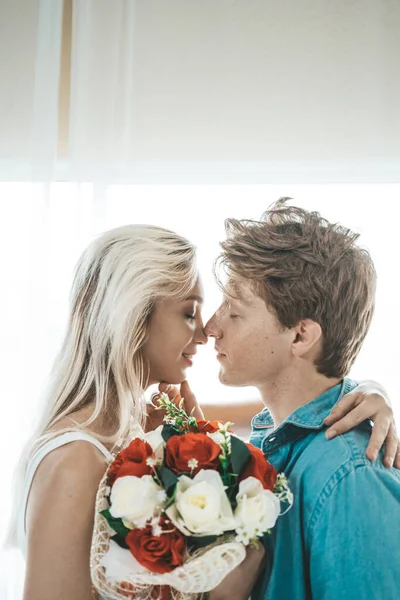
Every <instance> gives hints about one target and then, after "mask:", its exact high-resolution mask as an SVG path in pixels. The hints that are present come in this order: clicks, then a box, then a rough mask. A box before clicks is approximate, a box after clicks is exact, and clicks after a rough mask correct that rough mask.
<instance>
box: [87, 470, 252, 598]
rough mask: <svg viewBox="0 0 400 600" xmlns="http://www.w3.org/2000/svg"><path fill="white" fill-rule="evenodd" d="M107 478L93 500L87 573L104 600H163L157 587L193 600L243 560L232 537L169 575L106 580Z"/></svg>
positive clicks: (108, 532) (129, 575) (109, 533)
mask: <svg viewBox="0 0 400 600" xmlns="http://www.w3.org/2000/svg"><path fill="white" fill-rule="evenodd" d="M107 475H108V472H106V474H105V475H104V477H103V479H102V480H101V482H100V485H99V489H98V491H97V497H96V508H95V521H94V532H93V539H92V546H91V555H90V570H91V577H92V582H93V585H94V587H95V588H96V589H97V591H98V592H99V593H100V594H101V595H102V596H105V598H107V599H113V600H114V599H115V600H126V599H127V598H130V599H132V600H133V599H134V600H158V599H160V600H161V599H162V598H165V595H164V596H163V594H162V590H160V586H169V587H170V588H171V589H170V592H169V597H170V598H173V599H174V600H193V599H194V598H199V599H200V598H202V597H204V596H203V594H204V593H205V592H208V591H210V590H212V589H214V588H215V587H217V585H219V584H220V583H221V581H222V580H223V579H224V578H225V577H226V576H227V575H228V573H230V572H231V571H232V570H233V569H234V568H235V567H237V566H238V565H239V564H240V563H241V562H242V561H243V560H244V558H245V556H246V550H245V548H244V546H243V544H241V543H238V542H236V541H234V540H233V538H232V537H231V538H230V541H229V538H228V541H227V538H225V539H221V541H219V542H216V543H214V544H212V545H211V546H207V547H206V548H203V549H201V550H198V551H196V552H195V553H194V554H192V555H191V556H189V557H188V559H187V560H186V562H185V563H184V565H183V566H182V567H178V568H176V569H174V570H173V571H171V572H169V573H163V574H157V573H150V572H148V573H129V572H127V575H126V577H124V579H123V580H120V581H116V580H115V579H108V578H107V574H106V569H105V567H104V566H103V559H104V557H105V556H106V554H107V552H108V550H109V547H110V538H111V536H112V535H113V534H114V532H113V531H112V530H110V527H109V525H108V523H107V521H106V519H105V518H104V517H103V515H101V514H100V511H102V510H105V509H106V508H108V507H109V503H108V499H107Z"/></svg>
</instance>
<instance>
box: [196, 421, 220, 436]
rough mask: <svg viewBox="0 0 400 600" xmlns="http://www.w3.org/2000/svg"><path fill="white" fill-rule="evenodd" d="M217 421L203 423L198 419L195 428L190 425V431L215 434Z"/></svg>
mask: <svg viewBox="0 0 400 600" xmlns="http://www.w3.org/2000/svg"><path fill="white" fill-rule="evenodd" d="M218 429H219V426H218V421H205V420H204V419H199V420H198V421H197V427H194V426H193V425H190V431H193V432H194V433H196V431H201V432H202V433H215V432H216V431H218Z"/></svg>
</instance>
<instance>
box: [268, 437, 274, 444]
mask: <svg viewBox="0 0 400 600" xmlns="http://www.w3.org/2000/svg"><path fill="white" fill-rule="evenodd" d="M275 440H276V438H275V437H271V438H268V440H267V442H268V443H271V442H274V441H275Z"/></svg>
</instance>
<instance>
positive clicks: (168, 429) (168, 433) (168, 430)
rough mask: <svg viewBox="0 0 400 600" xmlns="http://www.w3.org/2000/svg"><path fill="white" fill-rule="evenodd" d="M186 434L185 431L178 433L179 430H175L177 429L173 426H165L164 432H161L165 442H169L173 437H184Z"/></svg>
mask: <svg viewBox="0 0 400 600" xmlns="http://www.w3.org/2000/svg"><path fill="white" fill-rule="evenodd" d="M183 433H184V431H178V430H177V429H175V427H174V426H173V425H169V424H167V425H164V426H163V428H162V430H161V435H162V438H163V440H164V442H168V440H169V438H170V437H172V436H173V435H182V434H183Z"/></svg>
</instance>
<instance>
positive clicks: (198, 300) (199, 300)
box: [185, 296, 204, 304]
mask: <svg viewBox="0 0 400 600" xmlns="http://www.w3.org/2000/svg"><path fill="white" fill-rule="evenodd" d="M186 300H195V301H196V302H198V303H199V304H203V303H204V299H203V298H202V296H188V297H187V298H185V302H186Z"/></svg>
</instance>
